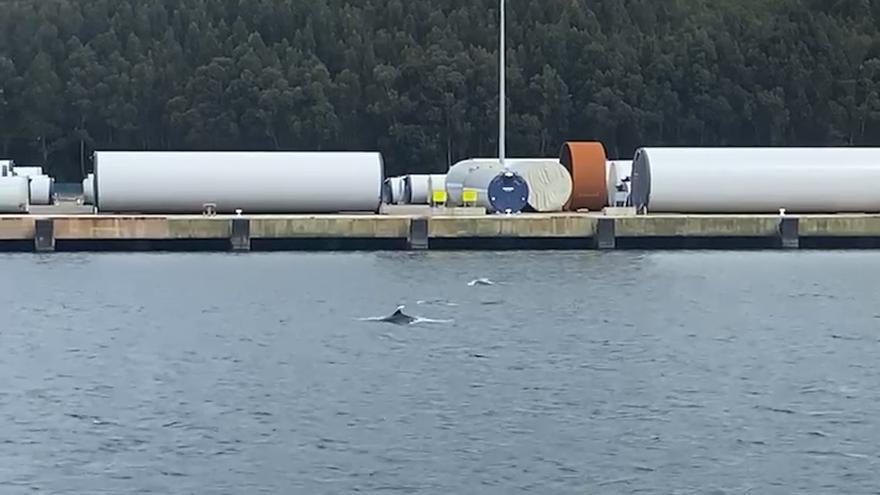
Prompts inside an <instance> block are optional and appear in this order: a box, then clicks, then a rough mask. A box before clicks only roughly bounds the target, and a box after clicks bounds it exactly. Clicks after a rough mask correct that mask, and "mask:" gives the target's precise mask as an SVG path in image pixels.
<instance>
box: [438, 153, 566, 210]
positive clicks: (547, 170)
mask: <svg viewBox="0 0 880 495" xmlns="http://www.w3.org/2000/svg"><path fill="white" fill-rule="evenodd" d="M504 163H505V165H507V166H508V168H510V170H512V171H514V172H516V173H517V175H519V176H520V177H522V178H523V179H524V180H525V181H526V183H527V184H528V186H529V199H528V209H530V210H532V211H537V212H554V211H562V209H563V208H564V207H565V203H567V202H568V200H569V198H570V197H571V193H572V180H571V174H570V173H569V172H568V170H566V168H565V167H564V166H563V165H562V164H561V163H560V162H559V159H557V158H508V159H505V160H504ZM482 169H487V170H490V171H492V172H493V173H494V174H498V173H499V172H501V171H502V170H504V168H503V167H502V166H501V162H500V160H499V159H498V158H471V159H469V160H463V161H460V162H458V163H456V164H455V165H453V166H452V168H450V169H449V172H448V173H447V174H446V192H447V194H448V198H447V199H448V204H450V205H453V206H461V205H462V199H461V192H462V189H463V185H464V183H465V182H466V181H467V180H468V176H469V175H471V174H474V173H481V174H482V172H478V171H480V170H482ZM486 177H488V175H486Z"/></svg>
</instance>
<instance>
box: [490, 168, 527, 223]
mask: <svg viewBox="0 0 880 495" xmlns="http://www.w3.org/2000/svg"><path fill="white" fill-rule="evenodd" d="M487 192H488V193H489V204H491V205H492V208H493V209H494V210H495V211H498V212H501V213H519V212H521V211H523V210H524V209H525V208H526V205H528V202H529V185H528V183H527V182H526V180H525V179H523V178H522V176H520V175H519V174H517V173H515V172H511V171H505V172H501V173H500V174H498V175H497V176H496V177H495V178H494V179H492V182H490V183H489V187H488V190H487Z"/></svg>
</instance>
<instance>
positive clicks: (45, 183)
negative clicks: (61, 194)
mask: <svg viewBox="0 0 880 495" xmlns="http://www.w3.org/2000/svg"><path fill="white" fill-rule="evenodd" d="M16 172H17V169H16ZM28 180H30V194H31V204H32V205H49V204H52V197H53V196H54V195H55V179H53V178H51V177H49V176H48V175H31V176H30V178H29V179H28Z"/></svg>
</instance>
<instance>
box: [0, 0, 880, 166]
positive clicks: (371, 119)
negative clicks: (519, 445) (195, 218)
mask: <svg viewBox="0 0 880 495" xmlns="http://www.w3.org/2000/svg"><path fill="white" fill-rule="evenodd" d="M497 24H498V11H497V0H469V1H462V0H456V1H453V0H358V1H346V0H16V1H3V0H0V155H2V156H0V157H3V156H5V157H11V158H14V159H16V160H17V161H19V162H21V163H39V164H49V168H50V170H51V171H52V173H54V174H56V175H57V176H59V177H61V178H66V179H78V178H79V177H81V174H82V172H83V170H81V166H80V161H81V160H80V158H81V156H85V157H86V164H85V168H86V169H88V167H89V164H88V156H89V153H90V152H91V150H94V149H221V150H222V149H270V150H274V149H279V150H313V149H314V150H342V149H358V150H360V149H378V150H381V151H382V152H383V153H384V154H385V157H386V163H387V166H388V172H389V173H399V172H402V171H405V170H406V171H413V172H427V171H441V170H444V169H445V167H446V165H447V164H448V163H450V162H454V161H456V160H458V159H461V158H464V157H471V156H491V155H493V154H494V153H495V152H496V149H497V91H498V80H497V71H498V61H497V59H498V57H497V45H498V39H497V36H498V26H497ZM878 26H880V2H878V1H872V0H837V1H835V2H826V1H824V0H774V1H758V0H738V1H737V0H714V1H709V0H663V1H658V0H589V1H587V0H508V35H509V41H508V48H509V56H508V63H509V69H508V70H509V72H508V98H509V103H508V111H509V120H508V131H509V136H508V150H509V152H508V153H509V155H511V156H513V155H516V156H555V155H556V154H557V152H558V148H559V145H560V143H561V142H562V141H564V140H566V139H599V140H601V141H603V142H604V143H605V145H606V147H607V148H608V151H609V154H610V155H614V156H617V157H628V156H631V155H632V152H633V150H634V148H635V147H636V146H639V145H648V144H654V145H788V144H807V145H825V144H857V145H859V144H878V143H880V34H878V29H880V28H878Z"/></svg>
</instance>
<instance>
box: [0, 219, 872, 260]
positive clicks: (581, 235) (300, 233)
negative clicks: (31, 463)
mask: <svg viewBox="0 0 880 495" xmlns="http://www.w3.org/2000/svg"><path fill="white" fill-rule="evenodd" d="M782 248H786V249H796V248H822V249H834V248H836V249H850V248H880V214H838V215H786V216H780V215H665V214H664V215H639V216H635V215H605V214H603V213H556V214H517V215H485V214H468V213H466V212H456V213H454V214H447V213H444V212H440V213H437V212H435V213H433V214H429V215H421V214H418V215H399V214H384V215H375V214H366V215H364V214H351V215H241V216H237V215H213V216H205V215H111V214H39V213H33V214H29V215H0V250H5V251H10V250H11V251H37V252H51V251H81V250H86V251H90V250H97V251H101V250H108V249H109V250H122V251H129V250H131V251H150V250H184V251H186V250H219V251H222V250H231V251H249V250H255V251H259V250H348V249H356V250H387V249H411V250H421V249H456V250H478V249H782Z"/></svg>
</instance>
